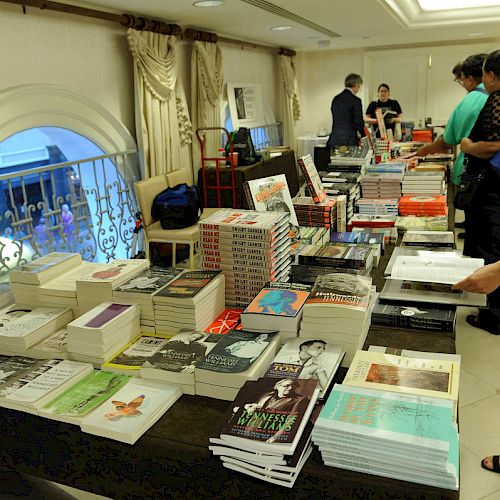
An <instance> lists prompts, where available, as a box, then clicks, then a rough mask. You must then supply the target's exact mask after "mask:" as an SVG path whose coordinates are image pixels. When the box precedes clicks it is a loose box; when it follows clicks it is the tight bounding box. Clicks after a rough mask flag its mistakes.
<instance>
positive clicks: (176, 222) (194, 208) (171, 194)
mask: <svg viewBox="0 0 500 500" xmlns="http://www.w3.org/2000/svg"><path fill="white" fill-rule="evenodd" d="M202 213H203V204H202V202H201V197H200V193H199V191H198V188H197V187H196V186H188V185H187V184H185V183H184V184H177V186H174V187H171V188H167V189H165V190H163V191H162V192H161V193H159V194H157V195H156V196H155V199H154V200H153V205H152V206H151V217H152V218H153V219H154V220H155V221H156V220H159V221H160V224H161V227H162V229H183V228H185V227H189V226H192V225H193V224H196V223H197V222H198V220H199V218H200V216H201V214H202Z"/></svg>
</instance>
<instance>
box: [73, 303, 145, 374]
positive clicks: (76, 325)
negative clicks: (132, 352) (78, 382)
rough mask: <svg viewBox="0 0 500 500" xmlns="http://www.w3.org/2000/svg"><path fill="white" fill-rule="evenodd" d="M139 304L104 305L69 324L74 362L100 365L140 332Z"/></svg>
mask: <svg viewBox="0 0 500 500" xmlns="http://www.w3.org/2000/svg"><path fill="white" fill-rule="evenodd" d="M139 314H140V307H139V306H138V305H137V304H115V303H112V302H103V303H102V304H99V305H98V306H97V307H95V308H94V309H91V310H90V311H89V312H87V313H85V314H83V315H82V316H80V317H79V318H77V319H75V320H73V321H72V322H71V323H69V324H68V352H69V353H70V357H71V359H76V360H78V361H86V362H88V363H93V364H95V365H97V366H101V365H102V364H103V363H104V362H105V361H106V360H107V359H108V358H110V357H111V356H112V355H114V354H115V353H116V352H118V351H119V350H120V349H121V348H122V347H123V346H124V345H125V344H127V343H128V342H130V341H131V340H132V339H134V338H135V337H136V336H137V335H138V333H139V332H140V324H139Z"/></svg>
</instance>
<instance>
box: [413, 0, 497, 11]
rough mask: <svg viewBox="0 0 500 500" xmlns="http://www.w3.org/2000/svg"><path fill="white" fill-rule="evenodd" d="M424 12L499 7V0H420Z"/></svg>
mask: <svg viewBox="0 0 500 500" xmlns="http://www.w3.org/2000/svg"><path fill="white" fill-rule="evenodd" d="M418 3H419V5H420V8H421V9H422V10H455V9H472V8H477V7H490V6H498V0H418Z"/></svg>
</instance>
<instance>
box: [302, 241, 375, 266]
mask: <svg viewBox="0 0 500 500" xmlns="http://www.w3.org/2000/svg"><path fill="white" fill-rule="evenodd" d="M298 263H299V264H305V265H313V266H314V265H320V266H321V265H322V266H330V267H337V268H346V267H347V268H351V269H370V267H371V266H372V263H373V250H372V248H371V247H370V246H360V245H356V244H352V245H351V244H343V245H340V244H335V243H331V242H330V243H327V244H326V245H322V246H316V245H308V246H306V247H305V248H303V249H302V250H301V252H300V254H299V255H298Z"/></svg>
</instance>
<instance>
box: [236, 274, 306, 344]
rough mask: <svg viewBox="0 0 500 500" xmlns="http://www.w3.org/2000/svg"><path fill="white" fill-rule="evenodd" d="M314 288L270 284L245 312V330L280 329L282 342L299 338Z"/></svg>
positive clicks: (243, 319)
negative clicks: (306, 307) (308, 299)
mask: <svg viewBox="0 0 500 500" xmlns="http://www.w3.org/2000/svg"><path fill="white" fill-rule="evenodd" d="M310 291H311V287H310V286H308V285H303V284H300V283H269V286H267V287H264V288H263V289H262V290H261V291H260V292H259V293H258V294H257V296H256V297H255V298H254V299H253V300H252V302H250V304H249V305H248V306H247V307H246V309H245V310H244V311H243V313H242V314H241V323H242V325H243V328H244V329H245V330H250V331H260V332H262V331H279V332H280V336H281V339H282V341H285V340H287V339H294V338H297V335H298V332H299V326H300V320H301V318H302V310H303V307H304V304H305V302H306V300H307V298H308V297H309V292H310Z"/></svg>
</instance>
